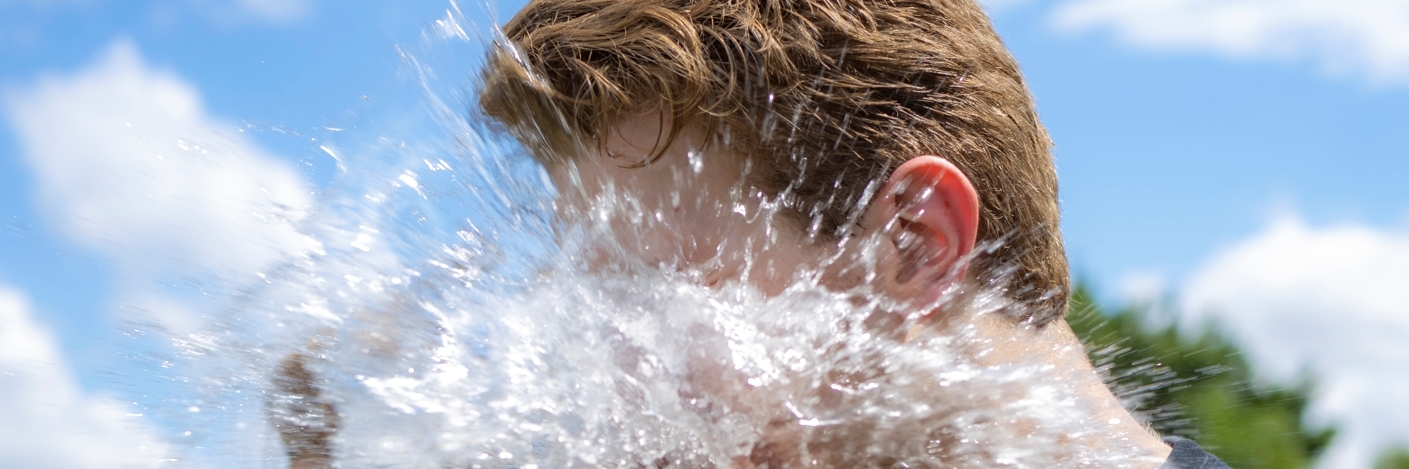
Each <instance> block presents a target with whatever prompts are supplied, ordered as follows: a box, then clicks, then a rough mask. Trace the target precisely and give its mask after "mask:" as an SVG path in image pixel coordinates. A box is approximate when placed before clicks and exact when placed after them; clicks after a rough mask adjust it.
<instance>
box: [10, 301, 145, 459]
mask: <svg viewBox="0 0 1409 469" xmlns="http://www.w3.org/2000/svg"><path fill="white" fill-rule="evenodd" d="M151 433H152V432H151V429H150V428H149V427H147V426H145V425H143V424H142V422H141V421H140V419H139V417H138V416H136V415H135V414H133V412H132V410H131V409H129V408H127V407H126V406H124V405H123V404H122V403H120V402H117V401H116V400H113V399H107V398H102V397H92V396H85V395H83V393H82V392H80V391H79V389H78V386H77V385H76V384H75V383H74V380H73V378H72V373H71V372H70V371H69V369H68V367H67V365H66V364H65V363H64V360H63V358H62V357H61V356H60V354H59V351H58V347H57V346H56V344H55V342H54V337H53V336H52V335H51V334H50V333H49V331H47V330H45V328H44V327H42V326H40V325H39V324H37V323H36V322H35V321H34V318H33V312H32V311H30V308H29V305H28V303H27V302H26V301H25V299H24V297H23V296H22V295H20V294H19V293H18V292H16V291H14V290H11V289H9V288H7V287H5V286H3V285H0V465H2V466H4V467H16V468H21V467H22V468H26V469H50V468H52V469H128V468H146V467H157V466H159V465H160V464H159V460H160V459H161V457H162V455H163V452H164V450H165V448H164V447H163V446H162V445H161V444H159V443H158V440H157V439H156V438H155V437H154V436H153V435H152V434H151Z"/></svg>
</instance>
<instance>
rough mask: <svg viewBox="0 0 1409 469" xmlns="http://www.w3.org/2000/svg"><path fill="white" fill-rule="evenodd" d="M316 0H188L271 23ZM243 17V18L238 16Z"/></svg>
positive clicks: (299, 13)
mask: <svg viewBox="0 0 1409 469" xmlns="http://www.w3.org/2000/svg"><path fill="white" fill-rule="evenodd" d="M104 1H105V0H0V7H4V6H6V5H12V4H20V5H24V4H28V5H34V6H39V7H50V6H78V7H89V6H92V5H93V4H97V3H103V2H104ZM315 1H316V0H236V1H235V2H229V1H227V0H188V2H187V3H190V4H193V6H195V7H196V8H197V9H201V10H205V11H206V12H208V13H210V14H211V15H213V16H215V19H216V20H217V21H228V20H230V18H229V17H228V14H229V13H232V12H233V13H237V14H240V15H241V16H242V17H243V16H244V15H248V16H249V17H253V18H254V19H257V20H264V21H269V22H274V23H286V22H289V21H292V20H297V19H301V18H303V17H305V16H307V15H308V14H309V13H311V12H312V11H313V4H314V3H315ZM242 19H244V18H242Z"/></svg>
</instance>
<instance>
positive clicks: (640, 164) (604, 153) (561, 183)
mask: <svg viewBox="0 0 1409 469" xmlns="http://www.w3.org/2000/svg"><path fill="white" fill-rule="evenodd" d="M665 125H666V122H665V121H664V120H663V119H662V118H661V116H660V115H659V114H645V115H641V116H637V117H633V118H629V119H624V120H622V121H620V122H619V123H618V124H617V125H616V126H614V127H613V128H612V129H611V130H610V132H609V136H608V139H607V141H606V144H605V145H604V146H603V147H602V148H600V149H597V150H593V151H589V152H588V154H586V155H582V156H581V157H579V158H576V159H575V161H573V162H572V163H569V164H566V165H563V166H561V167H558V168H554V169H553V171H552V172H554V173H555V174H556V175H555V179H557V183H558V187H559V188H560V190H561V191H562V194H561V196H562V197H561V199H560V200H562V202H563V205H565V206H567V207H571V208H572V209H570V210H567V211H566V212H567V213H571V214H577V215H580V216H588V217H595V218H597V219H598V220H599V221H602V222H604V223H605V224H606V225H608V226H609V227H610V229H611V234H610V235H611V236H612V237H613V238H615V239H616V240H617V242H618V244H619V245H620V246H621V248H622V250H623V251H625V252H624V254H627V255H630V256H633V257H636V258H638V259H640V260H642V261H644V262H645V263H647V264H648V265H654V266H660V267H664V268H668V269H674V270H676V271H679V272H683V273H686V274H687V275H690V276H693V277H695V278H696V279H697V280H698V281H699V282H700V283H702V284H705V285H710V286H713V285H718V284H719V283H720V282H726V281H743V282H747V283H748V284H750V285H752V286H755V287H757V288H758V289H759V290H761V291H762V292H763V293H764V294H766V295H769V296H775V295H777V294H780V293H781V292H782V291H783V290H784V289H786V288H787V286H788V285H789V284H790V283H791V282H793V281H795V280H796V279H797V278H798V275H800V274H811V273H815V275H816V276H817V280H818V281H819V282H820V283H821V284H822V285H824V286H827V287H828V288H831V289H833V290H848V289H852V288H855V287H858V286H862V285H866V286H868V287H871V288H870V291H871V292H872V293H868V294H883V295H886V296H887V297H890V298H892V299H894V300H897V301H899V302H900V303H901V304H905V305H909V306H907V307H917V308H923V307H925V305H933V304H935V302H936V301H937V300H938V299H939V298H940V295H941V293H942V291H943V290H945V289H946V288H947V286H948V285H951V284H953V283H954V282H955V281H956V279H958V278H960V277H962V275H963V267H964V264H965V258H966V256H968V254H969V253H970V252H972V250H973V247H974V242H975V237H976V235H977V227H978V195H977V192H975V191H974V189H973V186H972V185H970V184H969V181H968V179H967V178H966V177H965V176H964V174H963V172H961V171H960V170H959V169H958V168H956V167H955V166H954V165H953V164H951V163H949V162H948V161H946V160H944V159H943V158H939V157H936V156H928V155H920V156H917V157H915V158H912V159H910V160H908V161H906V162H904V163H902V164H900V165H899V166H898V167H896V169H895V170H894V171H893V172H892V173H891V175H890V177H889V179H888V180H886V181H884V184H881V185H880V186H879V189H878V190H877V191H876V192H875V193H874V197H873V198H872V200H871V202H870V203H869V205H868V206H867V207H866V211H865V213H864V214H863V215H862V217H861V220H860V222H859V226H858V228H859V229H857V230H856V231H855V232H854V233H853V235H851V236H848V237H847V238H845V239H841V240H837V242H826V241H819V240H814V239H809V237H808V236H806V234H805V233H806V232H805V230H803V228H802V222H800V221H798V220H797V219H796V217H793V216H789V215H788V214H787V213H786V212H784V211H783V210H781V209H779V208H778V207H777V206H776V204H775V202H774V201H773V200H770V198H769V197H767V196H766V195H765V194H764V193H763V192H762V191H761V190H759V188H758V187H756V186H754V185H753V184H750V182H749V179H748V175H749V174H750V172H757V171H759V169H757V168H755V167H754V165H753V164H752V162H751V161H750V160H749V159H748V158H747V157H746V156H744V155H738V154H735V153H733V152H731V151H729V150H727V149H722V148H718V147H714V146H710V145H708V144H707V139H706V138H705V136H704V135H703V134H702V132H700V131H699V130H698V129H690V128H687V129H686V130H685V131H684V132H683V133H682V135H679V136H677V138H676V139H675V140H674V141H673V142H672V144H671V145H670V146H669V147H667V148H665V149H664V151H658V147H659V146H660V145H659V143H660V141H661V139H663V138H664V135H665V131H664V130H665V129H666V127H664V126H665ZM653 156H656V157H657V158H656V159H655V160H652V157H653Z"/></svg>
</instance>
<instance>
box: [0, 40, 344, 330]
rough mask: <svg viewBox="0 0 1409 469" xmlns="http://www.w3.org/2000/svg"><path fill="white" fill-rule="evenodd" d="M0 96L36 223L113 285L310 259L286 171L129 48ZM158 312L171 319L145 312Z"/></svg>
mask: <svg viewBox="0 0 1409 469" xmlns="http://www.w3.org/2000/svg"><path fill="white" fill-rule="evenodd" d="M5 96H6V99H5V100H4V101H5V107H4V111H5V113H6V115H7V116H8V117H9V120H10V122H11V123H12V124H13V126H14V129H15V133H16V135H17V136H18V140H19V142H20V146H21V148H22V154H23V159H24V161H25V162H26V163H28V165H29V167H30V168H31V169H32V170H33V175H34V179H35V189H36V192H37V193H36V200H37V201H38V203H39V204H40V206H41V208H42V212H43V213H44V214H45V215H46V216H47V218H48V219H49V221H50V222H51V223H52V224H53V225H55V227H56V228H57V229H58V231H59V232H60V233H62V234H63V235H65V236H66V237H67V238H69V239H70V240H72V241H74V242H77V243H79V244H81V245H83V246H86V247H88V248H90V249H93V250H94V251H96V252H98V253H100V254H102V255H104V256H105V257H107V258H109V259H111V260H112V261H113V262H114V264H115V266H116V267H117V268H118V271H119V277H120V278H125V279H128V280H130V281H137V282H144V281H145V282H152V281H154V280H153V279H157V278H163V277H165V278H172V277H178V278H179V277H187V276H192V275H194V276H197V277H229V276H233V277H234V278H237V279H238V278H252V277H253V275H255V273H256V272H257V271H258V269H259V268H260V267H262V266H265V265H267V264H268V263H269V262H271V261H273V260H275V259H278V258H280V257H281V256H285V255H287V254H290V253H294V252H299V251H301V250H304V249H315V248H316V243H314V242H313V241H312V240H311V239H309V238H308V237H306V236H303V235H302V234H300V233H299V232H298V231H297V230H296V229H295V226H294V225H295V223H296V222H297V220H299V219H300V218H301V217H302V216H303V214H304V211H305V210H307V207H308V206H309V205H310V203H311V201H310V196H309V194H308V189H307V187H306V184H305V183H304V181H303V180H301V178H300V177H299V176H298V175H297V173H296V172H295V171H294V170H293V169H292V168H291V166H290V165H289V164H287V163H285V162H283V161H280V160H277V159H275V158H274V157H272V156H270V155H269V154H268V153H266V152H265V151H264V150H262V149H260V148H259V147H258V146H257V145H255V144H254V143H253V142H252V141H251V140H250V139H249V138H248V137H247V136H246V135H244V134H243V133H242V132H241V129H240V127H239V126H238V125H236V124H234V123H231V122H226V121H223V120H221V119H218V118H215V117H213V116H211V115H209V114H208V113H207V112H206V110H205V109H204V108H203V107H202V104H201V99H200V96H199V93H198V92H197V91H196V89H195V88H194V87H193V86H191V85H190V84H188V83H186V82H184V81H183V80H182V79H181V78H179V77H177V76H176V75H174V74H172V73H170V72H167V71H163V70H159V69H155V68H152V67H150V66H148V65H147V64H146V63H144V62H143V60H142V58H141V57H140V55H139V53H138V51H137V48H136V46H134V45H133V44H131V43H129V42H118V43H117V44H115V45H113V46H112V47H110V48H109V49H108V50H107V51H106V52H104V53H103V54H102V56H101V57H100V58H99V59H98V60H97V61H96V62H95V63H94V64H92V65H90V66H89V67H88V68H86V69H84V70H81V71H78V72H77V73H75V74H72V75H66V76H48V77H44V78H41V79H40V80H39V81H38V83H37V84H35V85H33V86H32V87H29V88H26V89H11V90H8V92H7V93H5ZM128 294H129V295H131V294H132V293H131V292H129V293H128ZM138 306H139V307H140V306H141V305H138ZM162 310H166V311H170V310H171V309H170V308H165V309H163V308H152V309H151V311H162ZM159 316H161V317H157V318H153V319H157V320H160V321H161V322H163V323H166V324H168V325H173V326H182V325H190V324H188V323H186V322H187V321H188V320H189V319H190V318H184V317H181V316H180V315H176V314H174V313H172V314H160V315H159Z"/></svg>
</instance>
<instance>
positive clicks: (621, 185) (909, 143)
mask: <svg viewBox="0 0 1409 469" xmlns="http://www.w3.org/2000/svg"><path fill="white" fill-rule="evenodd" d="M504 35H505V39H506V40H507V41H508V42H509V43H510V44H508V45H506V47H503V48H500V49H496V51H495V52H494V53H492V54H491V57H490V63H489V65H488V67H487V68H486V71H485V75H484V76H485V88H484V89H483V91H482V94H481V101H480V105H481V107H482V108H483V110H484V111H485V113H486V114H487V115H489V116H490V117H492V118H494V119H496V120H498V121H500V122H502V123H503V124H504V125H505V126H506V127H507V128H508V129H509V130H510V131H511V132H513V133H515V135H516V136H517V137H519V138H520V140H522V141H523V142H524V143H525V145H527V146H528V147H529V148H530V150H531V151H533V152H534V153H535V155H537V156H539V157H540V159H542V160H543V161H544V163H545V166H547V167H548V169H549V171H550V173H552V174H553V175H554V177H555V179H556V181H557V182H558V187H560V188H562V189H563V190H564V194H562V195H563V197H562V201H563V203H565V204H569V205H571V204H574V203H576V204H590V203H591V201H593V200H597V198H598V197H599V196H601V195H604V194H607V195H611V194H609V193H610V192H612V191H615V192H616V193H618V194H620V195H625V196H628V197H632V198H634V200H637V201H639V203H640V204H641V207H640V210H641V212H642V213H646V214H652V215H654V217H655V222H652V223H646V224H641V223H634V224H632V223H628V222H626V221H620V223H621V224H622V228H624V229H621V230H619V231H620V236H621V237H622V238H623V240H622V242H621V244H622V245H623V246H629V247H631V249H632V250H633V252H632V253H631V254H633V255H636V256H639V257H640V258H642V259H643V260H645V261H647V262H648V263H650V264H661V265H674V266H677V267H678V268H682V269H686V270H689V271H692V272H698V273H699V276H700V278H699V281H700V282H701V283H702V284H705V285H716V284H720V283H723V282H747V283H749V284H751V285H753V286H756V287H757V288H758V289H759V290H760V291H762V292H763V293H765V294H767V295H778V294H781V293H782V292H783V290H784V289H785V288H786V287H787V286H788V285H789V284H790V283H791V282H793V281H795V280H796V278H797V275H799V273H800V272H819V274H818V281H819V282H820V283H821V284H823V285H825V286H827V287H828V288H834V289H836V290H838V291H843V290H848V289H854V288H856V287H857V286H859V285H862V286H865V287H866V288H869V291H872V292H875V293H876V294H879V295H884V296H885V297H887V298H888V299H889V300H891V301H892V304H893V305H895V306H894V308H893V309H895V310H896V312H902V313H904V312H907V311H910V312H914V311H918V312H921V313H923V314H926V315H928V316H929V319H928V321H927V323H926V325H925V326H924V327H922V328H911V329H909V330H901V331H896V332H895V334H894V337H895V340H902V341H903V340H910V339H911V338H913V337H915V336H918V335H922V334H930V333H938V334H944V333H950V332H953V331H955V330H957V329H958V328H961V327H969V328H970V330H976V331H977V334H978V336H980V337H982V338H983V339H984V342H985V344H986V345H987V346H988V347H990V349H989V350H988V351H987V352H986V353H984V354H981V355H982V356H981V357H977V358H976V359H977V360H979V361H981V362H983V363H985V364H989V365H995V364H1004V363H1032V362H1040V363H1044V364H1049V365H1051V366H1052V367H1055V369H1058V370H1065V371H1067V372H1069V373H1068V374H1069V375H1071V376H1076V377H1077V378H1075V379H1073V380H1070V381H1069V385H1070V388H1071V390H1072V392H1073V395H1075V396H1077V399H1078V400H1079V401H1080V402H1078V403H1077V404H1078V407H1079V408H1082V409H1086V410H1087V411H1089V413H1090V415H1089V419H1090V420H1091V421H1092V422H1103V424H1101V425H1100V428H1103V429H1104V431H1106V434H1104V435H1098V436H1097V437H1096V438H1085V439H1080V440H1074V441H1072V442H1071V444H1073V445H1084V446H1090V447H1100V448H1106V449H1114V450H1116V451H1118V452H1121V453H1122V454H1127V455H1129V461H1130V463H1129V465H1130V466H1131V467H1148V468H1156V467H1161V466H1162V465H1163V467H1191V468H1192V467H1220V466H1219V465H1215V464H1221V463H1217V462H1216V460H1215V459H1211V457H1210V456H1207V455H1205V454H1203V453H1202V451H1200V450H1198V449H1197V447H1196V446H1192V445H1191V444H1190V443H1188V442H1186V441H1181V440H1171V442H1172V443H1174V448H1173V452H1172V453H1171V447H1170V446H1169V445H1167V444H1165V443H1164V442H1162V441H1161V440H1160V439H1159V438H1158V437H1157V436H1155V435H1153V434H1152V433H1150V432H1149V431H1148V430H1146V429H1145V428H1143V427H1142V426H1141V425H1140V424H1139V423H1138V422H1137V421H1136V420H1135V419H1134V418H1132V416H1131V415H1130V413H1129V412H1128V411H1127V410H1125V409H1124V408H1123V407H1122V406H1121V405H1120V403H1119V402H1118V401H1117V400H1116V398H1115V397H1114V396H1113V395H1112V394H1111V393H1110V391H1109V390H1108V389H1107V388H1106V387H1105V385H1104V383H1103V382H1102V381H1101V379H1100V377H1099V376H1098V375H1097V373H1096V372H1095V371H1094V369H1092V368H1091V365H1090V364H1089V362H1087V359H1086V357H1085V354H1084V351H1083V349H1082V347H1081V346H1080V344H1079V343H1078V342H1077V340H1076V338H1075V337H1074V335H1073V334H1072V333H1071V330H1070V328H1069V327H1068V326H1067V325H1066V323H1065V322H1064V321H1063V320H1062V315H1063V314H1064V312H1065V309H1066V305H1067V292H1068V290H1069V285H1068V282H1069V280H1068V273H1067V266H1066V259H1065V254H1064V252H1063V247H1062V241H1061V235H1060V233H1059V232H1058V229H1057V225H1058V207H1057V181H1056V172H1055V169H1054V166H1053V163H1052V158H1051V155H1050V151H1049V147H1050V143H1049V140H1048V137H1047V135H1046V132H1045V130H1044V129H1043V128H1042V126H1041V124H1040V123H1039V122H1038V118H1037V113H1036V111H1035V108H1034V106H1033V103H1032V100H1031V98H1030V96H1029V94H1028V91H1027V88H1026V85H1025V84H1024V83H1023V81H1022V78H1021V76H1020V74H1019V72H1018V68H1017V64H1016V63H1015V62H1014V61H1013V59H1012V57H1011V56H1010V55H1009V54H1008V53H1007V51H1006V49H1005V48H1004V46H1003V45H1002V43H1001V41H1000V40H999V38H998V37H997V35H996V33H995V32H994V31H993V29H992V27H991V25H990V24H989V22H988V19H987V17H986V16H985V15H984V13H983V12H982V9H981V8H980V7H979V6H978V5H977V4H976V3H974V1H973V0H881V1H867V0H794V1H786V0H534V1H531V2H530V3H529V4H528V6H526V7H525V8H524V10H522V11H521V12H519V14H518V15H517V16H516V17H515V18H514V19H513V20H511V21H510V22H509V23H508V24H507V25H506V26H505V28H504ZM681 197H685V200H684V201H683V202H682V200H681ZM737 213H753V214H757V213H776V214H777V215H776V217H772V218H770V219H768V220H764V221H761V222H760V221H758V220H757V217H755V219H752V220H750V219H746V218H744V217H739V216H736V214H737ZM614 222H617V221H616V220H614ZM990 290H998V291H1000V292H1002V294H1003V296H1004V297H1006V298H1007V299H1008V300H1009V303H1008V304H1009V306H1008V307H1007V308H1005V309H1004V310H1003V311H1000V312H999V313H1000V314H991V313H989V314H977V313H974V312H973V311H970V308H964V307H963V305H964V304H965V301H966V300H965V298H966V295H970V296H971V295H973V294H975V293H976V292H980V291H990ZM956 298H957V299H956ZM880 327H881V328H884V326H880ZM291 369H293V368H291ZM299 369H301V368H299ZM295 381H298V380H295ZM305 381H306V379H305ZM324 413H325V414H331V413H332V411H331V408H328V409H324ZM1021 418H1022V416H1014V418H1013V419H1011V420H1010V422H1012V423H1010V425H1013V426H1015V427H1018V426H1022V425H1023V423H1022V420H1021ZM315 420H316V419H315ZM332 420H335V419H332ZM780 425H781V426H782V427H786V426H788V425H792V424H791V423H788V422H782V423H780ZM280 430H281V433H282V434H283V435H284V437H285V441H286V443H288V447H289V449H290V454H291V456H292V457H293V460H294V466H295V467H319V466H320V465H322V464H326V463H324V462H323V461H326V460H327V454H328V451H327V441H328V440H327V435H328V434H329V433H330V430H329V429H321V427H320V429H319V431H316V432H315V431H309V432H303V431H301V430H300V429H299V428H297V427H296V426H295V427H281V429H280ZM1018 431H1020V432H1021V431H1023V430H1021V429H1019V430H1018ZM305 433H307V435H310V436H316V437H317V438H319V440H318V441H319V442H318V443H316V444H310V443H307V442H306V441H304V440H306V439H307V438H304V437H303V435H304V434H305ZM787 434H788V433H787V431H786V428H784V430H781V431H779V432H778V433H777V435H784V436H780V437H778V439H779V441H763V442H761V443H760V444H759V446H758V447H756V448H755V450H754V451H753V452H752V453H751V454H749V456H748V457H746V458H740V459H739V460H736V461H734V462H733V463H734V465H735V466H737V467H798V466H802V465H804V463H805V461H799V460H797V454H796V451H789V450H788V447H789V445H793V446H796V444H797V443H796V442H788V441H785V440H786V435H787ZM764 439H765V440H767V439H768V437H767V436H766V435H765V438H764ZM1190 457H1193V458H1196V459H1195V460H1197V461H1201V462H1198V464H1199V465H1197V466H1195V465H1189V463H1188V461H1191V459H1188V458H1190ZM1198 458H1204V459H1198ZM314 460H316V461H317V462H312V461H314ZM813 463H814V464H821V465H823V466H831V465H832V464H828V463H827V461H820V462H816V461H814V462H813ZM1181 463H1182V464H1185V465H1182V466H1180V465H1179V464H1181Z"/></svg>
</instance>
